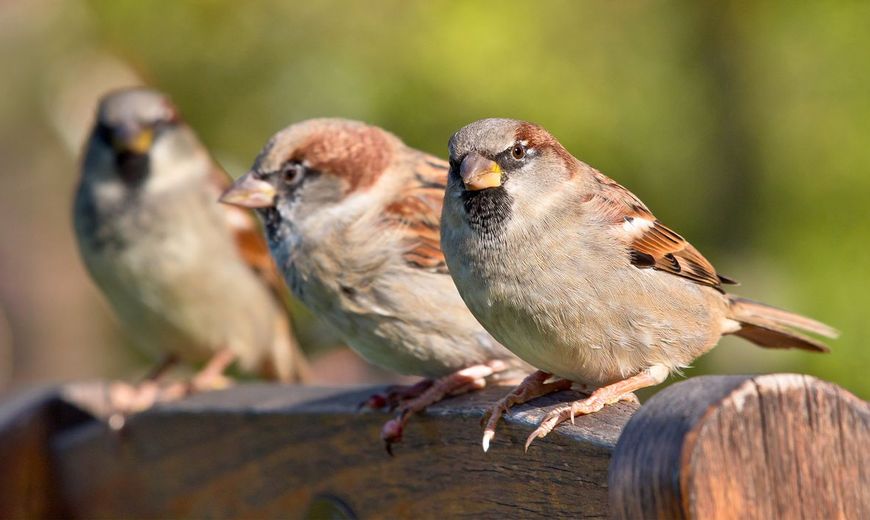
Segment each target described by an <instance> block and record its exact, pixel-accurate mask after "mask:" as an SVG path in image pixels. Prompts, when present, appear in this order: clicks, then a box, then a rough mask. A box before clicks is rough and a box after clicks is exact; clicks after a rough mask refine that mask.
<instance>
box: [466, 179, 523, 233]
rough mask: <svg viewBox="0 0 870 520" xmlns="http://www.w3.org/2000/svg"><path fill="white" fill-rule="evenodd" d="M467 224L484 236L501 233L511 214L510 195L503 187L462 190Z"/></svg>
mask: <svg viewBox="0 0 870 520" xmlns="http://www.w3.org/2000/svg"><path fill="white" fill-rule="evenodd" d="M462 204H463V206H465V215H466V217H467V220H468V226H469V227H470V228H471V229H472V230H474V231H475V232H476V233H479V234H481V235H484V236H495V235H499V234H501V231H502V229H503V228H504V223H505V222H507V220H508V219H509V218H510V216H511V196H510V195H508V192H507V191H505V189H504V187H498V188H487V189H483V190H478V191H468V190H465V191H463V192H462Z"/></svg>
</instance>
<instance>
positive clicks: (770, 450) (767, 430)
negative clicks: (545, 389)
mask: <svg viewBox="0 0 870 520" xmlns="http://www.w3.org/2000/svg"><path fill="white" fill-rule="evenodd" d="M609 483H610V488H611V490H610V507H611V510H610V514H611V516H612V517H613V518H625V519H634V518H705V519H706V518H735V519H737V518H739V519H751V518H759V519H770V518H825V519H828V518H870V407H868V403H867V402H865V401H861V400H860V399H858V398H856V397H855V396H854V395H852V394H850V393H849V392H846V391H845V390H843V389H841V388H839V387H837V386H836V385H833V384H831V383H827V382H824V381H819V380H818V379H815V378H813V377H809V376H802V375H794V374H777V375H766V376H756V377H749V376H731V377H697V378H694V379H690V380H688V381H685V382H682V383H679V384H676V385H673V386H671V387H669V388H667V389H665V390H663V391H662V392H660V393H658V394H656V395H655V396H654V397H653V398H652V399H650V400H649V402H648V403H646V404H645V405H644V406H643V408H641V410H640V411H639V412H638V413H637V414H636V415H635V416H634V417H633V418H632V419H631V421H629V423H628V425H626V428H625V430H624V431H623V434H622V437H621V438H620V440H619V444H618V446H617V448H616V452H615V453H614V456H613V463H612V464H611V466H610V478H609Z"/></svg>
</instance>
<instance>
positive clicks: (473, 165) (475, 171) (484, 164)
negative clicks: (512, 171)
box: [459, 152, 501, 191]
mask: <svg viewBox="0 0 870 520" xmlns="http://www.w3.org/2000/svg"><path fill="white" fill-rule="evenodd" d="M459 175H460V176H461V177H462V182H463V183H464V184H465V189H467V190H471V191H478V190H483V189H486V188H498V187H499V186H501V168H499V166H498V164H496V163H495V161H491V160H489V159H487V158H486V157H484V156H482V155H480V154H479V153H477V152H471V153H469V154H468V155H466V156H465V158H464V159H462V164H461V165H460V166H459Z"/></svg>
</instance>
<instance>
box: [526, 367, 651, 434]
mask: <svg viewBox="0 0 870 520" xmlns="http://www.w3.org/2000/svg"><path fill="white" fill-rule="evenodd" d="M667 377H668V369H667V368H665V367H664V366H662V365H655V366H652V367H649V368H647V369H645V370H643V371H642V372H640V373H639V374H637V375H634V376H631V377H629V378H627V379H623V380H622V381H617V382H615V383H612V384H609V385H607V386H602V387H601V388H598V389H596V390H595V391H594V392H592V395H590V396H589V397H587V398H586V399H580V400H579V401H574V402H573V403H570V404H567V405H562V406H559V407H557V408H555V409H553V410H551V411H550V412H549V413H548V414H547V415H545V416H544V418H543V419H542V420H541V423H540V424H539V425H538V427H537V429H535V431H533V432H532V433H531V435H529V437H528V439H527V440H526V447H525V449H526V451H528V449H529V446H530V445H531V444H532V441H534V440H535V439H539V438H543V437H545V436H546V435H547V434H548V433H550V432H551V431H553V428H555V427H556V426H558V425H559V424H561V423H563V422H565V421H568V420H570V421H571V424H574V417H575V416H577V415H588V414H592V413H595V412H597V411H599V410H601V409H602V408H604V407H605V406H607V405H609V404H614V403H617V402H619V401H635V402H637V397H636V396H635V395H634V394H633V393H632V392H634V391H636V390H640V389H641V388H647V387H649V386H655V385H657V384H659V383H661V382H662V381H664V380H665V379H666V378H667Z"/></svg>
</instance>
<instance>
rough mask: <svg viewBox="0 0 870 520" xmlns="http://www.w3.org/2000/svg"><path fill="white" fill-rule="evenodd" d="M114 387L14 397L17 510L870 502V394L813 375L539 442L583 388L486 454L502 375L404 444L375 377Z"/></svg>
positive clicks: (417, 422)
mask: <svg viewBox="0 0 870 520" xmlns="http://www.w3.org/2000/svg"><path fill="white" fill-rule="evenodd" d="M101 388H102V387H101V386H100V385H96V386H94V385H84V386H83V385H72V386H68V387H62V388H60V389H57V390H54V391H49V392H45V393H42V394H38V396H37V398H33V397H31V398H30V400H29V401H28V400H26V399H25V400H19V401H17V402H16V403H13V404H11V405H7V406H5V407H3V408H0V456H2V468H3V472H2V476H0V516H2V517H4V518H5V517H30V518H40V517H43V518H46V517H57V516H64V517H245V518H249V517H252V518H263V517H271V518H274V517H280V518H287V517H289V518H301V517H305V516H306V515H307V516H308V517H310V518H321V517H331V518H431V517H439V516H443V517H454V516H460V515H473V516H477V517H482V518H491V517H492V518H494V517H509V518H515V517H530V516H549V517H570V518H604V517H607V516H612V517H614V518H656V517H659V518H671V517H691V518H782V517H799V516H803V517H805V518H822V517H824V518H838V517H839V518H870V496H868V493H870V479H868V471H870V460H868V446H870V426H868V424H870V410H868V404H867V403H866V402H863V401H861V400H859V399H857V398H856V397H854V396H852V395H851V394H849V393H848V392H846V391H844V390H842V389H840V388H838V387H836V386H835V385H832V384H830V383H825V382H822V381H818V380H816V379H813V378H810V377H806V376H794V375H776V376H759V377H748V376H729V377H699V378H694V379H690V380H688V381H685V382H682V383H678V384H676V385H673V386H672V387H670V388H668V389H666V390H664V391H662V392H660V393H659V394H657V395H656V396H655V397H653V398H652V399H651V400H650V401H649V402H648V403H647V404H646V405H644V407H643V408H642V409H641V410H640V411H639V412H638V413H636V414H635V415H634V417H631V413H632V412H633V411H634V410H635V406H634V405H631V404H627V403H621V404H619V405H616V406H612V407H608V408H606V409H605V410H604V411H602V412H600V413H597V414H594V415H592V416H588V417H580V418H578V419H577V424H576V425H575V426H571V425H564V426H560V427H559V428H557V429H556V430H555V431H554V432H553V433H551V434H550V435H549V436H548V437H547V438H546V439H544V440H541V441H536V442H535V443H534V444H533V445H532V447H531V449H530V450H529V452H528V453H524V452H523V450H522V444H523V441H524V440H525V438H526V436H527V435H528V434H529V433H530V432H531V430H532V429H533V427H534V426H536V424H537V421H538V420H539V419H540V417H541V416H542V415H543V414H544V413H545V412H546V411H547V410H549V409H550V408H552V406H554V405H555V404H556V403H558V402H562V401H566V400H570V399H575V398H577V397H578V394H576V393H571V392H565V393H561V394H558V395H556V396H551V397H549V398H545V399H541V400H539V401H536V402H535V403H534V406H528V405H526V406H523V407H519V408H518V409H517V410H516V411H515V412H514V413H512V414H511V415H510V416H509V417H508V418H507V420H506V421H505V423H504V424H503V425H502V427H501V428H500V429H499V431H498V434H497V436H496V438H495V442H494V443H493V446H492V448H491V449H490V452H489V453H486V454H484V453H483V452H482V450H481V448H480V435H481V427H480V424H479V421H480V417H481V415H482V413H483V411H484V409H485V408H486V405H487V404H488V403H490V402H492V401H493V400H495V399H496V398H498V397H499V396H501V395H502V394H503V393H504V392H506V391H507V389H506V388H504V387H499V388H491V389H488V390H486V391H484V392H482V393H478V394H472V395H468V396H462V397H459V398H455V399H450V400H447V401H445V402H443V403H440V404H438V405H436V406H434V407H432V408H431V409H430V410H428V411H427V413H426V414H424V415H423V416H421V417H417V418H415V419H414V420H412V421H411V423H410V424H409V426H408V428H407V430H406V432H405V440H404V442H403V443H402V444H401V445H399V446H397V447H396V450H395V452H396V456H395V457H393V458H391V457H389V456H388V455H387V454H386V453H385V451H384V449H383V446H382V445H381V443H380V441H379V438H378V434H379V431H380V427H381V425H382V424H383V422H384V421H385V420H386V419H387V418H388V417H389V415H387V414H386V413H380V412H365V413H358V412H357V410H356V408H357V404H358V403H359V402H361V401H362V400H364V399H365V398H366V397H367V396H368V395H370V393H371V392H372V391H373V390H374V389H337V388H332V389H324V388H311V387H298V386H278V385H265V384H256V385H240V386H238V387H236V388H233V389H230V390H227V391H223V392H215V393H210V394H203V395H199V396H195V397H193V398H191V399H188V400H186V401H183V402H179V403H173V404H168V405H163V406H160V407H158V408H156V409H154V410H151V411H149V412H146V413H143V414H140V415H138V416H136V417H133V418H131V419H130V420H129V421H128V424H127V427H126V428H125V429H124V430H123V431H121V432H113V431H111V430H109V429H108V428H107V427H106V426H104V425H103V424H102V423H101V422H99V421H95V420H83V419H84V417H85V415H84V414H83V412H82V411H81V410H83V409H87V410H91V411H93V412H94V413H97V414H99V413H102V412H103V411H104V410H101V404H102V403H104V402H105V399H104V398H103V396H102V390H101ZM629 418H630V420H629ZM626 423H627V424H626ZM620 432H622V437H620ZM617 440H619V442H618V445H617ZM608 482H609V488H608Z"/></svg>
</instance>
